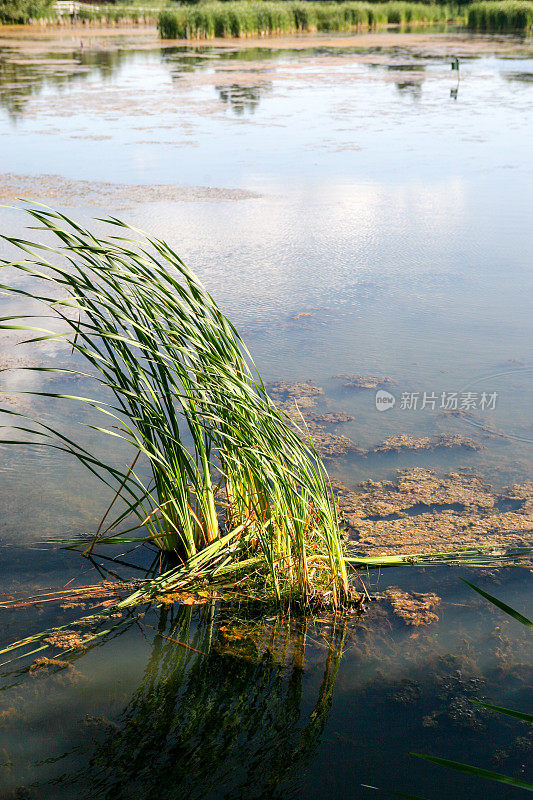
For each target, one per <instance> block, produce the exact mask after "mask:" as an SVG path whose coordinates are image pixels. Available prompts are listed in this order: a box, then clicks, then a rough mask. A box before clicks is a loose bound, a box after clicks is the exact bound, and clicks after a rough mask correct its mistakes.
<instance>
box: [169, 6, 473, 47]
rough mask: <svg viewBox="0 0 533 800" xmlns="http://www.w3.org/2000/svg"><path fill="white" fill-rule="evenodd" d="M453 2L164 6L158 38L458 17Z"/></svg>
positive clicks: (342, 28) (348, 28) (343, 28)
mask: <svg viewBox="0 0 533 800" xmlns="http://www.w3.org/2000/svg"><path fill="white" fill-rule="evenodd" d="M462 20H464V15H463V13H462V12H461V11H460V10H459V9H458V8H457V7H454V6H448V5H430V4H425V3H411V2H396V0H392V2H385V3H361V2H350V1H349V0H347V1H346V2H341V3H330V2H312V0H304V2H298V1H295V2H294V1H293V0H280V2H274V1H273V0H262V2H255V1H254V0H251V1H250V2H249V0H236V2H212V3H210V2H208V3H201V4H197V5H182V6H178V7H176V8H164V9H162V11H161V13H160V14H159V19H158V30H159V34H160V36H161V38H162V39H216V38H241V37H252V36H260V37H263V36H276V35H280V34H281V35H282V34H295V33H317V32H328V31H332V32H345V33H346V32H354V31H355V32H356V31H364V30H369V29H372V28H378V27H383V26H387V25H414V24H420V25H421V24H432V23H439V22H440V23H446V22H457V21H462Z"/></svg>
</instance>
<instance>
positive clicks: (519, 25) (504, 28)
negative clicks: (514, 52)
mask: <svg viewBox="0 0 533 800" xmlns="http://www.w3.org/2000/svg"><path fill="white" fill-rule="evenodd" d="M467 24H468V27H469V28H471V29H472V30H476V31H489V32H490V31H494V32H498V33H512V32H515V31H520V32H523V31H528V30H531V29H532V27H533V2H529V0H519V1H518V2H515V0H504V2H498V0H486V1H485V2H481V3H472V5H470V6H469V7H468V14H467Z"/></svg>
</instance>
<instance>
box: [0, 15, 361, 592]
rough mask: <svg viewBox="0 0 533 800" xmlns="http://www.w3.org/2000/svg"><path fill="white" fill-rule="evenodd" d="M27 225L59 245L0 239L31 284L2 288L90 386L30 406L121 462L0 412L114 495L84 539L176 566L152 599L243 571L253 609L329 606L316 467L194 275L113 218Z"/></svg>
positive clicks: (325, 530)
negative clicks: (54, 407) (68, 354)
mask: <svg viewBox="0 0 533 800" xmlns="http://www.w3.org/2000/svg"><path fill="white" fill-rule="evenodd" d="M228 14H230V15H231V9H228ZM228 20H229V23H228V24H230V25H231V24H232V21H231V20H232V18H231V16H229V17H228ZM29 213H30V214H31V216H32V218H33V219H34V220H35V221H36V222H37V223H39V229H41V230H44V231H45V232H46V233H47V234H52V235H53V236H55V237H56V238H57V239H58V240H59V245H58V246H57V247H53V246H50V245H48V246H45V245H42V244H39V243H31V242H27V241H21V240H18V239H13V238H10V237H4V238H5V239H6V241H8V242H10V243H11V244H12V245H14V246H16V247H19V248H20V249H22V250H23V251H24V252H25V253H26V254H27V255H28V257H27V258H26V259H25V260H24V261H21V262H17V263H9V264H8V263H7V262H0V264H1V263H3V264H4V266H9V267H11V268H13V267H15V268H17V269H18V270H20V272H21V273H22V274H23V275H26V276H27V275H30V276H31V277H32V279H33V280H34V281H36V283H37V288H36V289H35V291H32V292H31V293H29V292H28V291H26V290H25V289H23V288H17V287H5V286H4V287H3V288H4V289H8V291H9V292H12V293H13V294H17V295H22V296H28V297H32V298H33V299H36V300H38V301H39V302H40V303H41V304H43V305H44V307H45V308H46V309H47V313H48V314H50V313H52V314H53V315H55V316H56V317H58V318H59V319H60V320H61V321H62V323H63V325H64V326H65V327H66V331H65V333H64V334H61V335H62V336H64V338H65V339H66V341H67V342H68V343H69V345H70V346H71V348H72V350H73V351H74V352H75V353H77V354H78V356H79V357H81V358H82V359H83V360H84V361H85V362H86V363H88V365H89V367H90V368H91V375H90V376H88V375H87V373H86V372H85V370H78V369H74V370H57V369H51V371H53V372H66V373H68V374H71V373H74V374H77V375H79V376H83V379H84V380H87V379H88V378H89V379H90V378H92V379H93V381H94V382H95V385H96V388H97V389H98V391H97V393H96V397H92V398H91V397H88V396H83V397H75V396H71V395H69V396H67V395H60V394H56V393H51V392H48V393H44V394H45V396H47V397H50V398H54V399H67V400H70V401H72V400H75V401H78V402H81V403H83V404H86V405H88V406H90V407H91V408H93V409H96V410H97V411H98V412H100V414H101V415H102V417H103V422H102V423H101V425H97V426H94V430H96V431H98V432H99V433H102V434H104V435H107V436H109V437H110V442H111V443H113V442H116V441H117V437H118V439H119V440H123V441H125V442H127V443H128V444H129V445H130V446H131V450H132V457H133V459H132V461H133V463H131V465H130V466H129V467H128V466H127V465H126V466H125V467H124V468H123V469H117V468H116V466H114V465H113V462H112V461H110V462H105V461H102V459H99V458H97V457H96V456H94V455H93V454H92V453H90V452H89V451H87V450H86V449H84V448H83V447H82V446H81V445H80V444H79V443H78V442H75V441H73V440H72V439H70V438H68V437H66V436H64V435H62V434H61V433H59V432H57V431H54V430H52V429H51V428H50V427H48V426H47V425H45V424H44V423H40V422H38V421H32V423H31V425H29V424H28V421H27V418H26V417H23V415H21V414H19V413H18V412H16V411H13V410H10V409H2V410H3V412H4V413H5V414H7V415H10V417H11V419H12V420H13V425H12V426H10V427H11V428H14V429H15V430H18V431H20V432H22V433H23V439H22V441H25V442H27V441H28V435H29V438H30V440H31V441H32V442H33V443H34V444H37V445H42V446H46V447H52V448H55V449H59V450H61V451H63V452H66V453H69V454H70V455H72V456H75V457H76V458H77V459H78V460H79V461H80V462H81V463H82V464H84V465H85V466H86V467H87V468H88V469H89V470H91V471H92V472H93V473H94V474H95V475H97V476H98V477H99V478H100V479H102V480H103V481H104V482H105V483H106V484H107V485H108V486H109V487H110V489H111V490H112V491H113V492H115V493H116V494H120V496H121V500H122V501H123V503H124V504H125V507H124V508H123V510H122V511H120V513H118V516H117V517H116V518H115V519H114V520H113V521H112V522H111V523H109V524H108V525H107V527H106V528H105V530H102V531H101V536H100V537H99V538H98V541H99V543H100V544H101V543H102V542H104V541H105V542H106V543H116V542H123V541H124V536H125V535H128V534H131V532H132V531H135V532H136V533H135V535H137V536H139V534H140V538H138V539H137V540H138V541H145V542H151V543H152V544H155V545H156V546H157V547H159V548H160V549H161V550H162V551H165V552H168V553H173V554H174V558H176V559H177V560H178V562H179V566H178V567H176V568H175V569H173V570H171V571H170V573H168V574H165V575H164V576H161V578H159V579H157V581H155V583H154V586H153V587H152V589H153V590H154V591H155V590H157V591H159V590H162V589H165V588H168V586H174V587H176V586H181V585H187V584H188V583H190V582H191V580H196V581H202V580H210V579H212V578H214V577H216V576H218V577H230V578H231V576H235V574H236V573H238V572H239V573H242V572H244V574H245V576H246V574H247V573H249V574H251V575H253V576H254V578H253V579H254V587H259V589H260V591H261V592H262V593H263V595H264V596H265V597H268V596H272V597H275V598H276V599H277V600H278V601H279V600H281V598H282V597H283V598H288V599H289V600H291V601H292V600H293V599H294V600H295V601H297V602H299V603H302V604H304V605H305V604H306V603H307V602H308V601H309V600H310V599H312V598H313V597H314V596H320V597H322V598H324V597H326V598H327V599H328V602H329V601H331V602H332V603H333V604H334V605H338V604H340V603H341V602H342V600H343V598H344V597H346V596H347V594H348V591H349V590H348V580H347V566H346V563H345V560H344V555H343V550H342V544H341V535H340V530H339V526H338V520H337V513H336V508H335V504H334V502H333V499H332V496H331V490H330V486H329V482H328V479H327V475H326V472H325V469H324V467H323V465H322V463H321V462H320V459H319V458H318V457H317V455H316V452H315V451H314V449H313V448H312V445H311V444H310V443H306V442H304V441H302V438H301V435H300V436H299V435H298V433H297V432H296V431H295V430H294V429H293V428H292V427H290V426H289V425H288V424H287V421H286V419H285V418H284V417H283V416H282V414H281V413H280V412H279V411H278V409H277V408H276V407H275V405H274V404H273V403H272V401H271V400H270V398H269V397H268V395H267V393H266V391H265V387H264V385H263V382H262V381H261V378H260V377H259V376H258V375H257V373H256V370H255V367H254V365H253V363H252V361H251V359H250V357H249V354H248V353H247V351H246V348H245V346H244V344H243V342H242V340H241V339H240V337H239V335H238V334H237V332H236V331H235V329H234V328H233V326H232V325H231V323H230V322H229V321H228V319H227V318H226V317H225V316H224V315H223V314H222V312H221V311H220V309H219V308H218V306H217V304H216V303H215V301H214V300H213V298H212V297H211V296H210V294H209V293H208V292H207V291H206V290H205V288H204V287H203V286H202V284H201V283H200V282H199V281H198V279H197V277H196V276H195V275H194V274H193V273H192V272H191V271H190V270H189V269H188V268H187V267H186V266H185V265H184V264H183V262H182V261H181V259H180V258H179V257H178V256H177V254H176V253H175V252H174V251H173V250H172V249H171V248H170V247H169V246H168V245H167V244H166V243H165V242H163V241H160V240H157V239H145V240H138V239H132V238H129V237H128V234H129V229H128V227H127V226H126V225H125V224H123V223H121V222H120V221H119V220H116V219H110V220H109V221H108V222H109V224H110V226H111V228H112V232H113V233H114V234H115V235H110V236H109V237H108V238H97V237H96V236H94V235H93V234H92V233H91V232H90V231H88V230H85V229H83V228H81V227H80V226H78V225H77V224H76V223H75V222H72V221H71V220H69V219H67V218H66V217H65V216H63V215H62V214H59V213H53V212H51V211H47V210H40V209H35V208H30V209H29ZM34 285H35V284H34ZM39 285H40V286H41V290H40V291H39V288H38V287H39ZM58 294H59V296H60V299H57V298H58ZM33 316H35V315H33ZM26 319H27V317H26V316H24V315H22V316H18V317H16V318H14V317H5V318H1V319H0V328H4V329H8V330H10V329H15V330H19V331H20V330H28V331H35V332H36V336H34V337H32V338H31V339H30V341H42V340H46V339H56V338H57V336H58V334H57V333H54V332H52V331H50V330H47V329H45V328H36V327H33V326H32V325H29V326H27V325H26ZM21 323H22V324H21ZM49 370H50V368H48V369H47V368H39V371H40V372H42V371H45V372H46V371H49ZM102 392H103V393H104V397H105V399H101V394H102ZM39 394H40V395H42V394H43V393H42V392H40V393H39ZM21 418H22V419H21ZM8 440H9V439H8ZM139 458H140V462H139V464H137V461H138V459H139ZM142 462H144V464H145V472H146V469H148V474H149V476H150V477H149V479H146V478H145V477H144V478H143V477H142V476H143V475H144V474H145V472H142V470H141V471H139V465H140V463H142ZM126 525H127V528H126V530H122V533H121V534H117V533H116V531H117V529H119V528H118V527H117V526H121V527H122V528H124V527H125V526H126ZM97 537H98V534H97ZM129 540H130V541H131V539H129ZM93 544H94V543H93ZM83 546H85V545H83ZM92 546H93V545H92V544H91V543H90V542H89V548H88V549H89V550H90V549H91V548H92ZM141 595H142V592H141ZM143 596H144V595H143Z"/></svg>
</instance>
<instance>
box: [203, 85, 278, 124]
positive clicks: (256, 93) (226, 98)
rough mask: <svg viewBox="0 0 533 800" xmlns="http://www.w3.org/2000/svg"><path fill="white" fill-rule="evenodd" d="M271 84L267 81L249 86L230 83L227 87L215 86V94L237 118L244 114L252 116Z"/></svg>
mask: <svg viewBox="0 0 533 800" xmlns="http://www.w3.org/2000/svg"><path fill="white" fill-rule="evenodd" d="M271 88H272V84H271V83H270V82H268V81H259V82H258V83H255V84H253V85H251V86H243V85H242V84H239V83H232V84H230V85H229V86H215V89H216V91H217V94H218V96H219V98H220V100H222V102H223V103H226V104H227V105H229V106H231V108H232V110H233V112H234V113H235V114H237V116H242V115H243V114H245V113H248V114H253V113H254V111H255V110H256V108H257V106H258V105H259V101H260V99H261V97H262V95H264V94H265V93H267V92H269V91H270V90H271Z"/></svg>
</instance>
